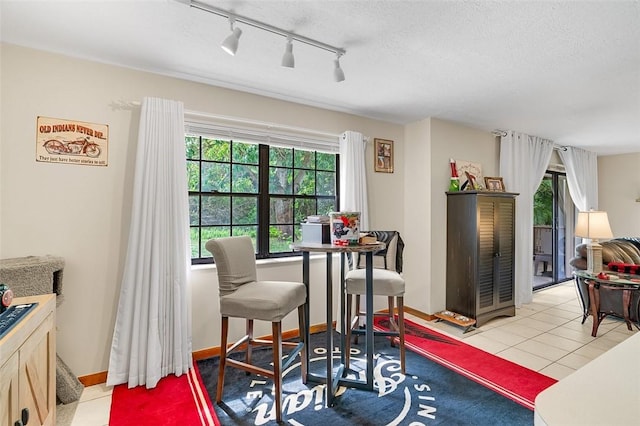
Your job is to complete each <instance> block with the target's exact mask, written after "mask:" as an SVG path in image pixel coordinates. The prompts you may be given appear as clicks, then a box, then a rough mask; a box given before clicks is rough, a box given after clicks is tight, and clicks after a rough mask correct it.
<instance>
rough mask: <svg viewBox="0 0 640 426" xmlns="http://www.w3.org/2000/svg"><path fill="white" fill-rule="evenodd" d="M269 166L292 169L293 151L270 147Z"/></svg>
mask: <svg viewBox="0 0 640 426" xmlns="http://www.w3.org/2000/svg"><path fill="white" fill-rule="evenodd" d="M269 165H270V166H281V167H292V166H293V149H291V148H276V147H269Z"/></svg>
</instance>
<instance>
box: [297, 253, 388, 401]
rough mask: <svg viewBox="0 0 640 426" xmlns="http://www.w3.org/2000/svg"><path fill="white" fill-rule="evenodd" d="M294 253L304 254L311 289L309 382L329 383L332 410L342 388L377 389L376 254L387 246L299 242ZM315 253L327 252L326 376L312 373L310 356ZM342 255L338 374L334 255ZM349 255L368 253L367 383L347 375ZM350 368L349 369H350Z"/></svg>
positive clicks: (306, 335) (307, 326)
mask: <svg viewBox="0 0 640 426" xmlns="http://www.w3.org/2000/svg"><path fill="white" fill-rule="evenodd" d="M291 248H292V249H293V250H294V251H300V252H302V281H303V282H304V284H305V286H306V288H307V302H306V304H307V309H305V330H304V331H303V332H304V339H305V340H304V342H305V345H304V351H305V354H306V363H307V365H306V366H305V367H306V368H305V369H304V371H306V372H307V377H306V378H305V380H306V381H311V382H316V383H325V384H326V390H327V406H328V407H331V406H332V405H333V402H334V397H335V393H336V390H337V388H338V386H339V385H341V384H342V385H345V386H348V387H353V388H359V389H365V390H373V253H374V252H376V251H378V250H382V249H384V248H385V244H384V243H381V242H377V243H375V244H363V245H351V246H339V245H333V244H320V243H305V242H299V243H294V244H292V245H291ZM312 252H322V253H326V257H327V258H326V270H327V272H326V275H327V276H326V281H327V282H326V299H327V300H326V317H327V333H326V334H327V340H326V349H327V371H326V377H322V376H320V375H317V374H314V373H310V372H309V365H308V363H309V356H310V350H309V345H308V342H309V340H310V337H311V336H310V324H309V321H310V318H309V317H310V315H309V306H311V304H310V299H309V283H310V280H309V277H310V275H309V255H310V253H312ZM334 253H340V300H341V303H340V317H341V318H342V321H341V330H340V331H341V334H340V365H339V366H338V368H337V370H336V371H335V372H334V366H333V356H332V352H333V347H334V346H333V333H332V329H333V254H334ZM347 253H364V254H365V260H366V262H365V264H366V266H365V268H366V269H365V271H366V272H365V290H366V294H365V306H366V320H365V321H366V322H365V324H366V330H365V350H366V354H367V355H366V361H367V363H366V368H367V371H366V375H365V378H366V379H365V380H358V379H352V378H347V377H344V375H345V362H346V361H345V353H344V349H345V347H346V345H345V343H346V342H345V337H344V336H345V331H346V330H345V324H347V323H350V322H351V321H350V319H348V320H347V319H346V318H345V316H346V314H345V305H344V303H345V286H344V277H345V273H346V272H345V271H346V254H347ZM347 367H348V366H347Z"/></svg>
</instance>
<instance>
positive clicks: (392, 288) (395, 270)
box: [345, 231, 406, 374]
mask: <svg viewBox="0 0 640 426" xmlns="http://www.w3.org/2000/svg"><path fill="white" fill-rule="evenodd" d="M367 233H368V234H369V235H374V236H375V237H376V239H377V240H378V241H381V242H384V243H385V244H386V247H385V249H384V250H380V251H379V252H376V253H374V256H373V258H374V265H373V266H374V268H373V295H374V296H387V300H388V312H382V313H374V315H375V316H380V315H383V316H385V317H387V319H388V320H389V330H390V331H389V332H380V331H374V335H391V336H398V339H399V341H400V368H401V370H402V373H403V374H404V373H405V371H406V370H405V346H404V289H405V284H404V278H402V275H400V273H401V272H402V251H403V249H404V242H403V241H402V238H400V234H399V233H398V232H397V231H368V232H367ZM361 260H362V259H360V256H359V255H358V256H356V263H355V268H354V269H351V270H350V271H349V272H347V274H346V276H345V291H346V294H347V298H346V305H347V306H346V316H347V318H348V320H347V321H346V326H347V327H346V328H347V330H346V336H345V338H346V341H347V347H346V349H345V351H346V354H345V360H346V363H347V365H349V359H350V355H351V354H350V352H351V335H352V334H355V343H358V334H360V333H362V330H359V329H358V327H359V324H360V317H361V316H363V315H364V312H361V309H360V296H361V295H364V294H365V269H364V267H363V265H362V264H361ZM354 295H355V302H356V303H355V305H356V306H355V315H352V304H353V296H354ZM394 299H395V300H396V301H397V307H398V321H397V322H396V320H395V309H394ZM356 333H357V334H356ZM394 341H395V337H394V338H393V339H392V340H391V345H392V346H394Z"/></svg>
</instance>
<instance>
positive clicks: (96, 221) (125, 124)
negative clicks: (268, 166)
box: [0, 44, 404, 376]
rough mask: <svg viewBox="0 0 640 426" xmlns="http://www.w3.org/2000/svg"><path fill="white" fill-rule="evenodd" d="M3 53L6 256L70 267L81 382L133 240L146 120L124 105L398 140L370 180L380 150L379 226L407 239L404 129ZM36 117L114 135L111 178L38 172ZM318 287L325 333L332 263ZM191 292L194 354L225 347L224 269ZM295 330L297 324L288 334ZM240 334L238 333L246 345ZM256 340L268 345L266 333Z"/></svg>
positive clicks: (67, 344)
mask: <svg viewBox="0 0 640 426" xmlns="http://www.w3.org/2000/svg"><path fill="white" fill-rule="evenodd" d="M0 48H1V67H0V73H1V76H2V80H1V83H0V90H1V93H2V99H1V105H0V107H1V115H0V120H1V122H2V128H1V132H0V158H1V159H2V162H1V163H0V207H2V210H1V212H0V214H1V216H0V229H1V230H2V233H1V234H0V257H2V258H10V257H19V256H28V255H43V254H52V255H57V256H62V257H64V258H65V260H66V267H65V271H64V288H63V290H64V297H65V299H64V302H63V303H62V305H61V306H60V307H59V309H58V312H57V321H56V322H57V339H58V341H57V350H58V353H59V354H60V355H61V357H62V358H63V359H64V360H65V362H67V364H68V365H69V366H70V367H71V369H72V370H73V372H74V373H75V374H76V375H78V376H83V375H88V374H92V373H96V372H102V371H106V369H107V366H108V358H109V348H110V345H111V336H112V331H113V324H114V322H115V315H116V307H117V303H118V298H119V290H120V279H121V275H122V268H123V263H124V256H125V252H126V244H127V238H128V232H129V216H130V209H131V198H132V183H133V169H134V162H135V154H136V141H137V127H138V121H139V111H138V109H137V108H134V109H118V108H114V107H113V105H112V104H114V103H117V102H118V101H122V100H124V101H140V100H141V99H142V98H143V97H144V96H156V97H162V98H168V99H174V100H180V101H183V102H184V104H185V109H187V110H190V111H200V112H205V113H212V114H220V115H226V116H235V117H242V118H247V119H252V120H258V121H264V122H275V123H278V124H284V125H290V126H296V127H303V128H308V129H313V130H318V131H322V132H329V133H335V134H339V133H341V132H342V131H344V130H355V131H359V132H362V133H363V134H364V135H366V136H369V137H370V138H371V140H373V138H376V137H377V138H384V139H391V140H393V141H395V145H394V147H395V168H396V172H395V173H393V174H386V173H373V152H372V147H371V145H372V144H369V146H368V149H367V158H368V160H367V170H368V176H369V177H370V180H369V199H370V201H371V206H370V210H371V212H372V215H371V223H372V226H373V227H376V228H379V229H380V228H385V229H391V228H394V229H398V230H400V231H401V232H402V231H403V230H404V228H403V227H404V223H403V216H402V214H399V212H401V211H402V206H403V203H404V194H403V192H402V190H401V188H402V185H403V182H404V172H403V170H404V167H403V158H404V154H403V153H404V141H403V132H404V131H403V127H402V126H399V125H395V124H390V123H385V122H381V121H376V120H370V119H366V118H362V117H357V116H354V115H349V114H344V113H337V112H332V111H328V110H323V109H318V108H312V107H307V106H302V105H297V104H293V103H289V102H283V101H278V100H274V99H270V98H266V97H261V96H255V95H250V94H246V93H241V92H236V91H233V90H227V89H222V88H216V87H211V86H207V85H203V84H198V83H192V82H187V81H183V80H178V79H175V78H169V77H163V76H159V75H154V74H149V73H144V72H140V71H135V70H130V69H125V68H120V67H115V66H110V65H104V64H100V63H95V62H88V61H83V60H78V59H73V58H69V57H65V56H61V55H55V54H50V53H43V52H39V51H35V50H31V49H25V48H21V47H16V46H11V45H6V44H2V45H0ZM39 115H42V116H48V117H55V118H64V119H71V120H80V121H87V122H93V123H102V124H108V125H109V165H108V167H89V166H75V165H62V164H49V163H40V162H36V161H35V126H36V117H37V116H39ZM390 206H394V208H391V207H390ZM338 263H339V262H334V264H338ZM259 276H260V277H261V278H266V279H268V278H270V277H273V278H275V277H277V278H279V279H291V280H300V279H301V277H302V272H301V265H300V260H299V259H296V260H288V261H279V262H273V263H267V264H261V265H260V268H259ZM311 284H312V287H313V292H312V296H311V297H312V300H313V307H312V322H313V323H320V322H322V321H323V317H322V315H321V314H322V313H323V312H324V308H323V306H324V305H323V304H322V303H321V302H322V300H323V299H324V297H323V295H324V292H323V291H324V288H323V286H324V262H317V261H316V262H314V263H313V265H312V283H311ZM190 286H191V289H192V292H191V294H192V305H193V349H194V350H198V349H203V348H208V347H213V346H217V345H218V342H219V338H218V335H219V319H218V317H219V314H218V301H217V279H216V274H215V269H214V268H212V267H198V268H194V270H193V271H192V274H191V280H190ZM295 324H296V322H295V319H294V317H293V316H292V317H291V318H288V319H287V321H286V322H285V328H294V327H296V325H295ZM242 328H243V326H239V327H238V326H237V327H235V328H234V330H237V334H240V330H241V329H242ZM258 332H259V333H264V334H266V333H267V328H266V327H264V328H263V329H261V330H258Z"/></svg>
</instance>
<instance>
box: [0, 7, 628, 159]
mask: <svg viewBox="0 0 640 426" xmlns="http://www.w3.org/2000/svg"><path fill="white" fill-rule="evenodd" d="M203 2H204V3H209V4H212V5H215V6H216V7H219V8H223V9H226V10H231V11H233V12H235V13H238V14H240V15H244V16H247V17H250V18H252V19H255V20H259V21H263V22H266V23H268V24H270V25H273V26H276V27H280V28H283V29H286V30H289V31H292V32H295V33H297V34H300V35H303V36H306V37H310V38H314V39H317V40H319V41H322V42H324V43H327V44H330V45H334V46H337V47H342V48H344V49H346V51H347V54H346V55H345V56H344V57H343V58H342V59H341V65H342V68H343V69H344V72H345V74H346V81H344V82H342V83H335V82H334V81H333V77H332V70H333V59H334V55H333V54H332V53H330V52H326V51H323V50H319V49H317V48H314V47H310V46H306V45H303V44H300V43H295V42H294V49H293V52H294V55H295V59H296V68H295V69H293V70H292V69H286V68H282V67H281V66H280V60H281V58H282V54H283V52H284V47H285V40H284V38H282V37H281V36H278V35H274V34H270V33H267V32H264V31H261V30H257V29H255V28H252V27H249V26H247V25H243V24H238V26H239V27H241V28H242V29H243V35H242V37H241V39H240V47H239V49H238V52H237V54H236V56H235V57H231V56H229V55H227V54H226V53H224V52H223V51H222V50H221V49H220V48H219V44H220V42H221V41H222V39H224V37H226V35H227V34H228V33H229V24H228V22H227V20H226V19H225V18H222V17H219V16H216V15H212V14H209V13H206V12H203V11H201V10H198V9H195V8H191V7H189V6H188V4H184V2H181V1H176V0H138V1H135V0H119V1H115V0H102V1H98V0H84V1H60V0H49V1H26V0H20V1H18V0H0V19H1V32H0V35H1V38H2V41H3V42H6V43H12V44H18V45H23V46H28V47H33V48H37V49H43V50H48V51H53V52H59V53H64V54H68V55H72V56H75V57H81V58H87V59H92V60H97V61H100V62H105V63H111V64H118V65H124V66H127V67H132V68H136V69H141V70H147V71H151V72H157V73H161V74H165V75H171V76H176V77H180V78H185V79H190V80H194V81H199V82H204V83H210V84H213V85H217V86H222V87H228V88H233V89H237V90H242V91H247V92H251V93H257V94H262V95H266V96H271V97H275V98H279V99H286V100H291V101H295V102H300V103H303V104H308V105H314V106H319V107H323V108H328V109H332V110H338V111H344V112H349V113H353V114H358V115H362V116H367V117H372V118H376V119H381V120H386V121H391V122H395V123H409V122H412V121H416V120H420V119H422V118H425V117H438V118H443V119H448V120H453V121H458V122H461V123H465V124H467V125H470V126H474V127H479V128H482V129H487V130H492V129H513V130H517V131H521V132H525V133H529V134H532V135H536V136H541V137H544V138H548V139H551V140H553V141H555V142H556V143H557V144H559V145H571V146H578V147H582V148H585V149H589V150H592V151H596V152H598V153H600V154H616V153H625V152H640V2H639V1H637V0H634V1H629V0H627V1H623V0H603V1H589V2H585V1H552V0H548V1H435V0H434V1H418V0H414V1H405V0H385V1H375V0H373V1H372V0H370V1H355V0H352V1H317V0H314V1H308V0H297V1H293V0H290V1H286V0H273V1H270V0H269V1H264V0H263V1H257V0H244V1H214V0H203ZM187 3H188V2H187Z"/></svg>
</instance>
